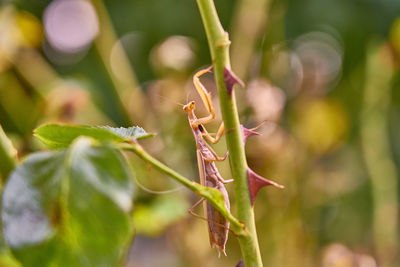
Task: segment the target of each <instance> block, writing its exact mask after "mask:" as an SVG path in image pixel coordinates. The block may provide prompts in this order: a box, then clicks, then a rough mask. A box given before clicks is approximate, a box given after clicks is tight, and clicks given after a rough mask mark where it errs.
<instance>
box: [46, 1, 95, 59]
mask: <svg viewBox="0 0 400 267" xmlns="http://www.w3.org/2000/svg"><path fill="white" fill-rule="evenodd" d="M44 27H45V32H46V37H47V40H48V42H49V43H50V45H51V46H52V47H54V48H55V49H57V50H59V51H61V52H64V53H77V52H80V51H82V50H84V49H85V48H87V46H88V45H89V44H90V43H91V42H92V41H93V39H94V38H95V37H96V35H97V33H98V31H99V22H98V18H97V14H96V12H95V9H94V8H93V6H92V4H91V3H90V2H89V1H85V0H56V1H53V2H52V3H51V4H50V5H49V6H48V7H47V8H46V11H45V13H44Z"/></svg>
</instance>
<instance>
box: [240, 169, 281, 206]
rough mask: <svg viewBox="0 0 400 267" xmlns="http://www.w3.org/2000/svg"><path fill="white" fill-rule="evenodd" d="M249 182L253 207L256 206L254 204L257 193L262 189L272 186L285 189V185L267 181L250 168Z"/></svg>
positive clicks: (248, 173) (248, 170)
mask: <svg viewBox="0 0 400 267" xmlns="http://www.w3.org/2000/svg"><path fill="white" fill-rule="evenodd" d="M247 182H248V185H249V192H250V199H251V205H252V206H254V202H255V200H256V197H257V193H258V191H259V190H260V189H261V188H262V187H264V186H268V185H272V186H275V187H278V188H284V186H283V185H280V184H278V183H275V182H273V181H270V180H268V179H265V178H264V177H262V176H260V175H258V174H257V173H255V172H254V171H253V170H252V169H250V168H247Z"/></svg>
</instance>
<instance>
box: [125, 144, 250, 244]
mask: <svg viewBox="0 0 400 267" xmlns="http://www.w3.org/2000/svg"><path fill="white" fill-rule="evenodd" d="M119 147H120V148H121V149H124V150H127V151H132V152H134V153H135V154H136V155H137V156H139V157H140V158H141V159H143V160H144V161H146V162H148V163H150V164H151V165H153V166H154V167H155V168H156V169H158V170H159V171H161V172H163V173H165V174H167V175H169V176H170V177H172V178H173V179H174V180H176V181H177V182H179V183H181V184H182V185H184V186H186V187H187V188H189V189H190V190H192V191H193V192H195V193H196V194H197V195H199V196H200V197H202V198H204V199H206V200H207V201H208V202H209V203H211V204H212V205H213V206H214V207H215V208H216V209H217V210H218V211H219V212H221V214H222V215H223V216H224V217H225V218H226V219H227V220H228V221H229V222H230V223H231V229H232V231H233V232H234V233H235V234H236V235H238V236H244V235H247V233H248V231H247V229H246V227H245V225H244V224H243V223H241V222H240V221H239V220H238V219H236V218H235V217H234V216H233V215H232V214H231V213H230V212H229V210H228V209H226V207H225V204H224V200H223V196H222V194H221V192H219V191H218V190H217V189H215V188H209V187H205V186H202V185H201V184H199V183H196V182H193V181H191V180H189V179H188V178H186V177H184V176H182V175H180V174H179V173H177V172H176V171H174V170H173V169H171V168H169V167H168V166H166V165H165V164H163V163H162V162H160V161H159V160H157V159H155V158H154V157H152V156H151V155H150V154H149V153H147V152H146V151H145V150H144V149H143V148H142V146H140V145H139V144H138V143H126V144H121V145H120V146H119Z"/></svg>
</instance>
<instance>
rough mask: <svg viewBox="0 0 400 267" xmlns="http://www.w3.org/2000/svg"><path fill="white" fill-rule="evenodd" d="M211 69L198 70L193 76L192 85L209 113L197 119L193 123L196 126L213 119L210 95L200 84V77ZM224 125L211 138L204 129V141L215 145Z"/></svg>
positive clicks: (213, 112) (222, 132)
mask: <svg viewBox="0 0 400 267" xmlns="http://www.w3.org/2000/svg"><path fill="white" fill-rule="evenodd" d="M211 69H212V66H210V67H208V68H207V69H203V70H199V71H198V72H196V74H195V75H194V76H193V84H194V86H195V88H196V90H197V92H198V93H199V95H200V97H201V100H202V101H203V104H204V106H205V107H206V109H207V111H208V112H209V113H210V114H209V115H208V116H206V117H203V118H198V119H197V120H196V121H194V122H193V123H194V124H195V125H196V126H198V125H201V124H207V123H209V122H211V121H212V120H213V119H214V118H215V110H214V107H213V105H212V99H211V93H210V92H209V91H207V89H206V88H205V87H204V85H203V84H202V83H201V82H200V77H201V76H202V75H203V74H205V73H207V72H210V70H211ZM224 129H225V127H224V123H223V122H222V123H221V125H220V126H219V128H218V131H217V133H216V136H215V137H212V136H211V135H210V134H209V133H208V132H207V130H206V129H204V131H202V133H203V136H204V138H205V139H207V141H209V142H211V143H213V144H215V143H217V142H218V141H219V139H220V138H221V136H222V135H223V134H224Z"/></svg>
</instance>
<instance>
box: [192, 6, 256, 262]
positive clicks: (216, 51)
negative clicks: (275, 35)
mask: <svg viewBox="0 0 400 267" xmlns="http://www.w3.org/2000/svg"><path fill="white" fill-rule="evenodd" d="M197 5H198V7H199V10H200V14H201V18H202V20H203V24H204V28H205V31H206V35H207V39H208V44H209V48H210V52H211V57H212V62H213V65H214V73H215V81H216V84H217V89H218V95H219V101H220V105H221V113H222V118H223V121H224V123H225V127H226V129H232V130H231V131H229V132H227V134H226V140H227V146H228V150H229V159H230V166H231V170H232V175H233V177H234V180H235V195H236V203H237V214H238V219H239V220H240V221H242V222H244V224H245V225H246V228H247V229H248V230H249V234H248V235H244V236H240V237H239V244H240V248H241V251H242V255H243V261H244V264H245V266H247V267H256V266H257V267H260V266H262V260H261V255H260V249H259V245H258V240H257V233H256V228H255V222H254V212H253V208H252V206H251V202H250V194H249V189H248V182H247V168H248V166H247V161H246V156H245V151H244V147H243V140H242V135H241V131H240V122H239V115H238V113H237V107H236V99H235V94H229V93H228V91H227V87H226V84H225V79H224V72H225V69H227V70H229V69H230V59H229V44H230V41H229V38H228V33H227V32H225V31H224V29H223V28H222V25H221V23H220V21H219V18H218V14H217V11H216V9H215V6H214V2H213V1H212V0H197Z"/></svg>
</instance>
